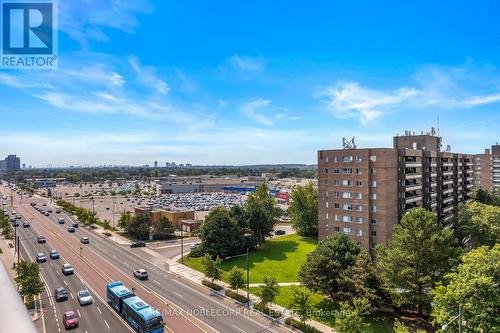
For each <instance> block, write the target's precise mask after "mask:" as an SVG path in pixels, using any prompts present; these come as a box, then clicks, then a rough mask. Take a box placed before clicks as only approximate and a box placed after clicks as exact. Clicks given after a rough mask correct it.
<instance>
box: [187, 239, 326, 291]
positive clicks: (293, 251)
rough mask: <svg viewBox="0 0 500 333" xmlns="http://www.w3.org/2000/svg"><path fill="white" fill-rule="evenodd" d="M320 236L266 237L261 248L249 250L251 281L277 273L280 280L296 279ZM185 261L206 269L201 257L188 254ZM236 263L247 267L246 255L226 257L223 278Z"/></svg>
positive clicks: (225, 279) (200, 268) (223, 265)
mask: <svg viewBox="0 0 500 333" xmlns="http://www.w3.org/2000/svg"><path fill="white" fill-rule="evenodd" d="M316 244H317V240H316V239H313V238H309V237H301V236H298V235H296V234H292V235H287V236H282V237H279V238H275V239H271V240H268V241H266V243H265V244H264V246H263V247H262V248H259V249H256V250H255V251H252V252H251V253H250V256H249V257H250V258H249V261H250V283H262V282H263V280H264V277H265V276H274V277H275V278H276V279H277V280H278V282H297V281H298V272H299V269H300V266H302V264H303V263H304V262H305V261H306V257H307V254H308V253H310V252H312V251H313V250H314V249H315V248H316ZM184 263H185V264H186V265H188V266H189V267H191V268H194V269H196V270H198V271H203V268H202V265H201V258H189V259H187V260H184ZM234 266H238V267H241V268H243V269H244V270H246V256H243V257H238V258H234V259H230V260H227V261H224V262H223V263H222V269H223V270H224V276H223V280H224V281H227V272H229V271H230V270H231V268H233V267H234Z"/></svg>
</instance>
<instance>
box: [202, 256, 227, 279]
mask: <svg viewBox="0 0 500 333" xmlns="http://www.w3.org/2000/svg"><path fill="white" fill-rule="evenodd" d="M201 264H202V265H203V271H204V272H205V276H206V277H207V278H209V279H211V280H212V283H213V282H214V281H215V280H220V279H221V277H222V270H221V269H220V264H221V260H220V258H219V257H217V258H216V259H215V260H214V259H212V256H210V254H208V253H206V254H205V256H204V257H203V258H202V259H201Z"/></svg>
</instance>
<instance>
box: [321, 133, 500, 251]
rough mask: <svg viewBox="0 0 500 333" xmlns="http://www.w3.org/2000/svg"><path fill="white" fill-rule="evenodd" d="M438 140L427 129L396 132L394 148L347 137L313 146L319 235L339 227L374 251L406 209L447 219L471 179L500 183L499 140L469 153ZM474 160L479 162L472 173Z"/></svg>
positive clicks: (468, 192)
mask: <svg viewBox="0 0 500 333" xmlns="http://www.w3.org/2000/svg"><path fill="white" fill-rule="evenodd" d="M441 145H442V142H441V137H439V136H436V134H435V131H434V129H432V130H431V132H429V133H425V134H424V133H422V134H420V135H415V134H414V133H412V132H410V131H406V132H405V135H402V136H399V135H398V136H395V137H394V143H393V148H363V149H358V148H356V147H355V146H354V144H353V143H352V145H347V146H345V147H344V148H345V149H337V150H320V151H318V191H319V200H318V218H319V239H324V238H326V237H327V236H328V235H329V234H332V233H334V232H342V233H345V234H347V235H348V236H349V237H350V238H352V239H354V240H356V241H357V242H358V243H359V244H360V245H361V246H363V247H364V248H365V249H366V250H368V251H369V252H370V254H372V255H375V246H376V245H377V244H378V243H383V244H386V243H387V241H388V240H389V239H390V238H391V235H392V229H393V226H394V225H395V224H396V223H398V221H399V220H400V219H401V217H402V216H403V214H404V213H405V212H406V211H407V210H409V209H411V208H414V207H424V208H426V209H428V210H430V211H432V212H434V214H435V215H436V217H437V218H438V221H441V222H443V223H446V222H447V221H449V220H450V219H451V218H452V217H453V216H454V215H455V214H456V213H457V211H458V205H459V203H461V202H467V201H470V200H472V192H473V187H474V185H476V187H481V188H484V189H491V188H493V187H494V186H495V185H496V186H498V187H499V188H500V146H498V145H497V146H493V147H492V152H491V154H480V155H471V154H461V153H452V152H450V151H449V150H450V149H449V147H448V149H447V150H446V151H441ZM497 156H498V157H497ZM477 158H479V160H478V159H477ZM476 161H481V163H482V164H481V169H480V170H479V172H480V173H479V174H478V175H476V176H475V175H474V172H475V171H477V170H478V167H476V165H479V162H476ZM475 163H476V164H475ZM495 175H497V176H495Z"/></svg>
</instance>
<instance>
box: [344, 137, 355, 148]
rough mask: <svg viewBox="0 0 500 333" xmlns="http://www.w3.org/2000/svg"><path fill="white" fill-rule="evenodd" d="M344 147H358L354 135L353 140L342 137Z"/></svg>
mask: <svg viewBox="0 0 500 333" xmlns="http://www.w3.org/2000/svg"><path fill="white" fill-rule="evenodd" d="M342 147H343V148H344V149H356V144H355V143H354V137H352V139H351V140H347V139H346V138H342Z"/></svg>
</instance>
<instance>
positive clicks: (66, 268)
mask: <svg viewBox="0 0 500 333" xmlns="http://www.w3.org/2000/svg"><path fill="white" fill-rule="evenodd" d="M61 271H62V273H63V274H64V275H70V274H73V273H74V272H75V270H74V269H73V267H71V265H70V264H64V265H63V267H62V269H61Z"/></svg>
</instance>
